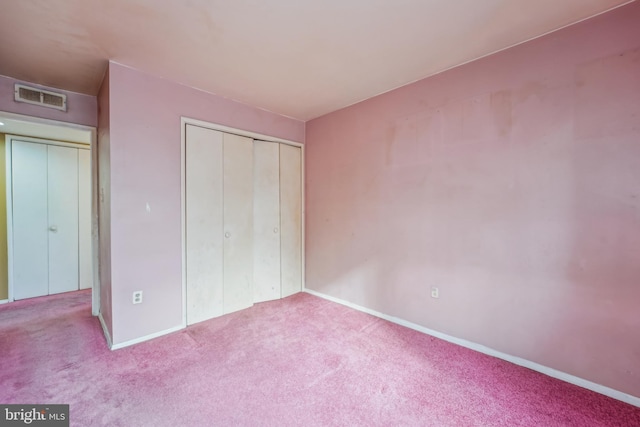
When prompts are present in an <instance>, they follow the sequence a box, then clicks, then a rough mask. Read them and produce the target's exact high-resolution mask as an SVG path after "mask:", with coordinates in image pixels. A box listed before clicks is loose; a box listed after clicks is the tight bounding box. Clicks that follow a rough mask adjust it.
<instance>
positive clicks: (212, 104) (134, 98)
mask: <svg viewBox="0 0 640 427" xmlns="http://www.w3.org/2000/svg"><path fill="white" fill-rule="evenodd" d="M109 85H110V88H109V90H110V137H109V141H110V160H109V162H110V177H111V181H110V183H111V293H112V303H113V309H112V310H113V335H112V338H113V342H114V344H118V343H122V342H125V341H128V340H132V339H136V338H139V337H144V336H146V335H149V334H153V333H157V332H161V331H164V330H167V329H170V328H173V327H177V326H180V324H181V322H182V272H181V271H182V270H181V268H182V267H181V262H182V261H181V260H182V255H181V254H182V252H181V250H182V249H181V245H182V240H181V219H180V218H181V196H180V191H181V190H180V116H186V117H191V118H196V119H201V120H206V121H210V122H214V123H218V124H222V125H227V126H231V127H235V128H239V129H244V130H249V131H254V132H258V133H262V134H266V135H272V136H276V137H280V138H285V139H289V140H293V141H300V142H302V141H303V140H304V123H303V122H299V121H296V120H293V119H289V118H286V117H282V116H278V115H276V114H273V113H269V112H267V111H264V110H259V109H256V108H252V107H249V106H246V105H243V104H239V103H237V102H234V101H231V100H228V99H224V98H220V97H217V96H215V95H212V94H208V93H205V92H201V91H198V90H195V89H192V88H189V87H186V86H182V85H179V84H176V83H173V82H171V81H168V80H164V79H161V78H158V77H154V76H151V75H148V74H144V73H142V72H139V71H137V70H134V69H131V68H127V67H124V66H121V65H119V64H115V63H111V64H110V65H109ZM147 204H148V205H149V207H150V212H147V209H146V206H147ZM136 290H143V291H144V302H143V303H142V304H139V305H133V304H132V303H131V298H132V293H133V291H136Z"/></svg>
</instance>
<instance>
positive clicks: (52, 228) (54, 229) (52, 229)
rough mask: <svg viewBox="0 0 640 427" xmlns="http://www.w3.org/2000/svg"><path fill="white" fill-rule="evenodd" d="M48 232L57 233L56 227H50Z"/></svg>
mask: <svg viewBox="0 0 640 427" xmlns="http://www.w3.org/2000/svg"><path fill="white" fill-rule="evenodd" d="M49 230H50V231H52V232H54V233H57V232H58V227H57V226H55V225H52V226H51V227H49Z"/></svg>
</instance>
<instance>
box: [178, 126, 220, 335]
mask: <svg viewBox="0 0 640 427" xmlns="http://www.w3.org/2000/svg"><path fill="white" fill-rule="evenodd" d="M185 155H186V157H185V161H186V165H185V180H186V182H185V185H186V194H185V203H186V217H185V223H186V237H185V239H186V242H185V243H186V280H187V291H186V292H187V307H186V310H187V324H189V325H191V324H194V323H197V322H201V321H203V320H207V319H210V318H212V317H216V316H220V315H222V314H223V307H222V301H223V276H222V259H223V255H222V243H223V237H222V236H223V233H224V232H223V228H222V224H223V222H222V219H223V218H222V205H223V200H222V194H223V193H222V190H223V188H222V178H223V172H222V167H223V162H222V132H218V131H214V130H210V129H205V128H202V127H198V126H191V125H187V127H186V146H185Z"/></svg>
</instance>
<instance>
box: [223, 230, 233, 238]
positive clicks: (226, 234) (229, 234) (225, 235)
mask: <svg viewBox="0 0 640 427" xmlns="http://www.w3.org/2000/svg"><path fill="white" fill-rule="evenodd" d="M224 237H226V238H227V239H228V238H229V237H231V233H229V232H228V231H227V232H226V233H224Z"/></svg>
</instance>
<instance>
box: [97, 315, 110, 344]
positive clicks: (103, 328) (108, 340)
mask: <svg viewBox="0 0 640 427" xmlns="http://www.w3.org/2000/svg"><path fill="white" fill-rule="evenodd" d="M98 319H99V320H100V325H102V333H104V337H105V338H106V339H107V346H109V348H110V349H112V347H111V335H109V329H107V324H106V323H104V318H103V317H102V313H98Z"/></svg>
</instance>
